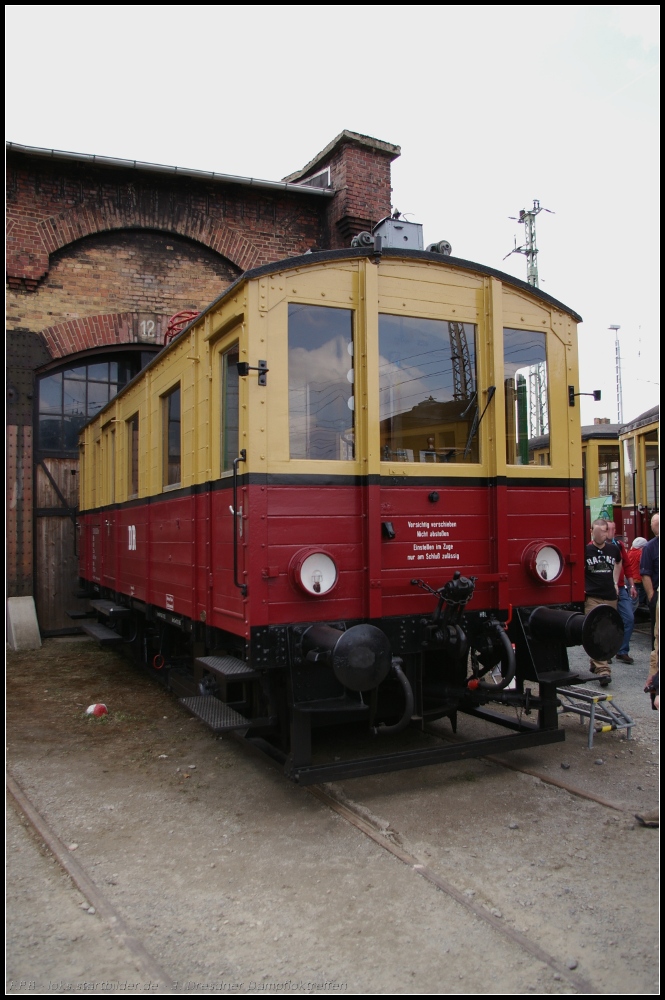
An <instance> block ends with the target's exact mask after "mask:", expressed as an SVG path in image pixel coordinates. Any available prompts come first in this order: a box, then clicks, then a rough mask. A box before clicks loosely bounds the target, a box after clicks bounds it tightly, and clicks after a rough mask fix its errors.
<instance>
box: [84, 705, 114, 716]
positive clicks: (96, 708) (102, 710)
mask: <svg viewBox="0 0 665 1000" xmlns="http://www.w3.org/2000/svg"><path fill="white" fill-rule="evenodd" d="M85 711H86V715H108V714H109V710H108V708H107V707H106V705H101V704H98V705H89V706H88V708H86V710H85Z"/></svg>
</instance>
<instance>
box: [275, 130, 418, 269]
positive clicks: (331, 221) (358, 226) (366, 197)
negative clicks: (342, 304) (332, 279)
mask: <svg viewBox="0 0 665 1000" xmlns="http://www.w3.org/2000/svg"><path fill="white" fill-rule="evenodd" d="M400 152H401V150H400V147H399V146H393V145H392V143H389V142H382V141H381V140H380V139H372V138H371V136H368V135H359V134H358V133H357V132H349V131H347V130H346V129H345V130H344V131H343V132H340V134H339V135H338V136H337V138H336V139H333V141H332V142H331V143H329V144H328V145H327V146H326V148H325V149H322V150H321V152H320V153H318V154H317V155H316V156H315V157H314V159H313V160H310V162H309V163H308V164H307V166H305V167H303V169H302V170H297V171H296V172H295V173H293V174H289V176H288V177H284V178H282V179H283V180H285V181H289V182H290V183H292V184H306V183H307V182H308V181H312V179H313V178H314V177H316V181H317V186H326V180H327V178H326V175H325V173H324V171H325V170H327V169H328V170H329V171H330V187H332V188H333V189H334V190H335V192H336V193H335V197H334V198H333V199H331V202H330V203H329V208H328V213H327V220H326V221H327V247H328V249H330V250H339V249H342V248H344V247H348V246H349V245H350V243H351V239H352V237H353V236H357V234H358V233H361V232H363V231H368V232H370V231H371V230H372V227H373V226H375V225H376V223H377V222H379V221H380V220H381V219H383V218H385V217H386V216H387V215H390V210H391V199H390V196H391V193H392V188H391V186H390V164H391V163H392V161H393V160H396V159H397V157H398V156H399V155H400ZM317 175H318V176H317Z"/></svg>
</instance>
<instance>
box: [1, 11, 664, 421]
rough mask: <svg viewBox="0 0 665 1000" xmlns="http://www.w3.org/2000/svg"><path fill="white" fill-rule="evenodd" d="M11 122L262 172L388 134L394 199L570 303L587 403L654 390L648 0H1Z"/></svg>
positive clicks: (652, 51) (455, 247) (434, 235)
mask: <svg viewBox="0 0 665 1000" xmlns="http://www.w3.org/2000/svg"><path fill="white" fill-rule="evenodd" d="M5 18H6V33H5V39H6V40H5V46H6V73H7V81H6V139H7V140H8V141H12V142H17V143H21V144H24V145H28V146H38V147H43V148H49V149H60V150H68V151H71V152H79V153H96V154H99V155H105V156H114V157H119V158H125V159H132V160H142V161H146V162H153V163H165V164H171V165H177V166H183V167H194V168H197V169H201V170H214V171H219V172H221V173H228V174H239V175H243V176H253V177H258V178H264V179H270V180H277V179H280V178H282V177H284V176H285V175H286V174H288V173H290V172H292V171H293V170H296V169H298V168H300V167H302V166H304V165H305V163H307V162H308V161H309V160H310V159H311V158H312V157H313V156H314V155H315V154H316V153H317V152H318V151H319V150H320V149H322V148H323V147H324V146H325V145H327V143H328V142H330V140H331V139H333V138H334V137H335V136H336V135H337V134H338V133H339V132H341V131H342V129H345V128H346V129H350V130H352V131H355V132H361V133H363V134H366V135H371V136H374V137H376V138H379V139H383V140H386V141H388V142H392V143H395V144H396V145H399V146H401V149H402V155H401V157H400V158H399V159H398V160H396V161H395V163H394V164H393V205H394V206H395V207H397V208H398V209H399V210H400V211H402V212H403V213H405V214H407V217H408V218H409V219H411V220H412V221H415V222H421V223H423V225H424V237H425V242H426V243H430V242H433V241H435V240H440V239H446V240H448V241H449V242H450V243H451V244H452V251H453V254H454V255H455V256H458V257H463V258H466V259H468V260H474V261H478V262H479V263H482V264H486V265H489V266H491V267H494V268H498V269H499V270H503V271H506V272H508V273H509V274H514V275H516V276H517V277H520V278H525V277H526V260H525V258H524V256H522V255H521V254H511V255H510V256H508V258H507V259H504V258H505V257H506V255H507V254H509V253H510V250H511V249H512V248H513V246H514V240H515V239H516V240H517V245H518V246H519V245H521V244H522V243H523V242H524V227H523V226H520V225H519V224H518V223H517V222H515V221H513V220H511V219H510V216H516V215H518V214H519V210H520V209H522V208H530V207H531V206H532V204H533V201H534V199H538V200H539V201H540V204H541V206H543V207H544V208H547V209H549V210H550V212H547V213H546V212H541V214H540V215H539V216H538V219H537V240H538V248H539V255H538V265H539V273H540V279H541V288H542V289H543V291H546V292H548V293H549V294H551V295H553V296H554V297H555V298H557V299H560V300H561V301H563V302H565V303H566V304H567V305H569V306H571V307H572V308H573V309H574V310H575V311H576V312H578V313H580V314H581V315H582V317H583V319H584V323H583V325H582V326H581V327H580V366H581V378H580V382H581V385H580V389H581V390H582V391H588V392H590V391H592V390H594V389H601V390H602V394H603V398H602V401H601V402H600V403H594V402H593V400H591V399H590V398H589V397H581V407H582V422H583V423H592V422H593V419H594V417H596V416H600V417H604V416H606V417H610V418H611V420H612V421H613V422H614V421H616V419H617V393H616V378H615V333H614V331H611V330H610V329H609V327H610V326H611V325H618V326H620V330H619V333H618V336H619V344H620V354H621V373H622V388H623V417H624V420H625V421H627V420H630V419H632V418H634V417H636V416H637V415H638V414H639V413H641V412H643V411H644V410H646V409H648V408H649V407H651V406H654V405H656V403H658V401H659V395H660V386H659V381H660V375H659V369H660V361H659V351H660V329H659V322H660V321H659V311H658V300H659V296H658V281H659V263H660V262H659V252H658V249H659V248H658V244H659V231H658V217H659V198H658V195H659V172H660V171H659V102H658V95H659V83H660V80H659V77H660V50H659V29H660V24H659V20H660V8H659V6H658V5H637V6H628V5H566V4H563V5H559V4H557V5H539V6H535V5H534V6H532V7H525V6H522V5H520V6H517V5H502V6H497V5H485V4H479V5H472V6H459V5H454V4H453V5H446V6H440V7H438V6H430V5H418V4H416V5H411V6H384V7H376V6H366V5H346V4H342V5H332V6H331V5H328V6H322V7H314V8H312V7H303V6H299V5H298V6H296V5H291V4H285V5H269V6H268V5H265V6H264V5H260V4H259V5H254V6H251V7H247V6H245V7H240V6H223V5H216V6H202V5H193V6H187V7H186V6H181V5H171V6H161V7H154V6H148V5H142V4H139V5H132V6H130V5H124V4H118V5H94V6H92V5H90V6H89V5H85V6H74V5H67V4H64V5H56V6H46V5H21V6H19V5H15V4H10V5H7V6H6V7H5Z"/></svg>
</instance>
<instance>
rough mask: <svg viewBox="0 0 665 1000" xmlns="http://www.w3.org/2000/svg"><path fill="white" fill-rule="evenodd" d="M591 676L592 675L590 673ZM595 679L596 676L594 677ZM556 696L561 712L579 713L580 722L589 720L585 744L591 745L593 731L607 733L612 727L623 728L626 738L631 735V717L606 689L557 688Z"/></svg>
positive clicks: (589, 746) (632, 724)
mask: <svg viewBox="0 0 665 1000" xmlns="http://www.w3.org/2000/svg"><path fill="white" fill-rule="evenodd" d="M592 677H594V675H593V674H592ZM594 679H595V680H597V677H594ZM557 696H558V697H559V699H560V701H561V707H560V709H559V711H560V712H561V713H566V712H572V713H573V714H575V715H579V717H580V722H582V721H583V720H584V719H588V720H589V738H588V740H587V746H588V748H589V750H591V749H592V747H593V737H594V734H595V733H609V732H610V731H611V730H613V729H625V730H626V739H627V740H629V739H630V737H631V731H632V728H633V726H634V725H635V723H634V721H633V720H632V719H631V717H630V716H629V715H628V714H627V713H626V712H624V711H623V709H621V708H619V706H618V705H617V703H616V702H615V701H614V695H613V694H609V693H608V692H606V691H593V692H591V691H586V690H583V689H582V688H577V687H560V688H557Z"/></svg>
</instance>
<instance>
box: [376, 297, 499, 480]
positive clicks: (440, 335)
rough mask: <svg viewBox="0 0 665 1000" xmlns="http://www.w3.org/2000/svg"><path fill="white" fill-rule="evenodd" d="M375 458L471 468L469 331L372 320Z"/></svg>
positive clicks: (473, 423)
mask: <svg viewBox="0 0 665 1000" xmlns="http://www.w3.org/2000/svg"><path fill="white" fill-rule="evenodd" d="M379 396H380V412H381V417H380V420H381V425H380V430H381V458H382V460H383V461H385V462H423V463H441V462H453V463H460V462H478V461H479V460H480V459H479V448H478V386H477V372H476V326H475V324H473V323H456V322H448V321H445V320H438V319H419V318H416V317H413V316H389V315H387V314H382V315H380V316H379Z"/></svg>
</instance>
